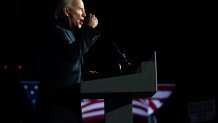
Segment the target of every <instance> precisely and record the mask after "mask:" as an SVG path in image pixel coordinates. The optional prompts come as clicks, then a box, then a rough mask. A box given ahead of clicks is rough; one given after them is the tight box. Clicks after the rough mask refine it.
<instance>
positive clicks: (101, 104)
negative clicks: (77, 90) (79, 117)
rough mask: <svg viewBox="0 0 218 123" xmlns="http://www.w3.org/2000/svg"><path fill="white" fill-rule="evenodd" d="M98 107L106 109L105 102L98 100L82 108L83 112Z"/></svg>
mask: <svg viewBox="0 0 218 123" xmlns="http://www.w3.org/2000/svg"><path fill="white" fill-rule="evenodd" d="M96 108H103V109H104V102H96V103H93V104H90V105H87V106H84V107H83V108H82V113H83V112H87V111H90V110H93V109H96Z"/></svg>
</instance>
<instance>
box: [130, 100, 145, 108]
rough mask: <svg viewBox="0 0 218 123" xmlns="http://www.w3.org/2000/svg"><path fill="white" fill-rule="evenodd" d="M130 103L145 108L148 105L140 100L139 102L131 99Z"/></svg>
mask: <svg viewBox="0 0 218 123" xmlns="http://www.w3.org/2000/svg"><path fill="white" fill-rule="evenodd" d="M132 104H133V105H136V106H140V107H145V108H147V107H148V106H147V105H146V104H145V103H142V102H140V101H138V100H133V101H132Z"/></svg>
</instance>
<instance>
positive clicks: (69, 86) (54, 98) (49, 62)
mask: <svg viewBox="0 0 218 123" xmlns="http://www.w3.org/2000/svg"><path fill="white" fill-rule="evenodd" d="M99 36H100V32H98V31H97V30H96V29H94V28H92V27H90V26H88V25H83V26H82V28H81V29H79V30H73V29H71V28H70V27H69V26H67V24H65V23H64V21H60V20H58V21H57V23H56V24H55V26H54V27H53V28H52V30H51V33H49V37H47V40H46V41H45V42H43V43H42V45H41V49H40V57H39V58H40V59H39V64H40V67H39V68H40V70H39V72H40V73H39V78H40V94H39V107H40V108H39V109H40V110H41V112H43V113H44V112H47V114H49V113H50V112H52V113H51V115H50V116H51V117H52V118H45V116H43V117H44V118H43V119H48V120H50V121H51V122H57V123H59V122H61V123H65V122H66V123H68V122H69V121H71V123H74V122H75V123H77V122H78V120H80V119H78V117H80V116H79V115H81V112H80V109H81V107H80V96H79V85H78V83H79V82H80V81H81V74H82V65H83V55H84V54H85V53H86V52H87V51H88V49H89V48H90V46H91V45H92V44H93V43H94V42H95V41H96V40H97V39H98V38H99ZM45 115H46V114H45ZM46 122H48V121H46Z"/></svg>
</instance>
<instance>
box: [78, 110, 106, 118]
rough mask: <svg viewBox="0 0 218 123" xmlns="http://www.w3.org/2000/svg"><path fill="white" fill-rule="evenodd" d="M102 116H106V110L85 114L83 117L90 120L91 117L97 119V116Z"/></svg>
mask: <svg viewBox="0 0 218 123" xmlns="http://www.w3.org/2000/svg"><path fill="white" fill-rule="evenodd" d="M102 115H104V110H100V111H94V112H88V113H84V114H82V117H83V118H90V117H96V116H102Z"/></svg>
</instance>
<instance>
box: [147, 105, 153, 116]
mask: <svg viewBox="0 0 218 123" xmlns="http://www.w3.org/2000/svg"><path fill="white" fill-rule="evenodd" d="M153 113H154V110H153V109H152V108H151V107H150V106H149V107H148V116H149V115H151V114H153Z"/></svg>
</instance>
